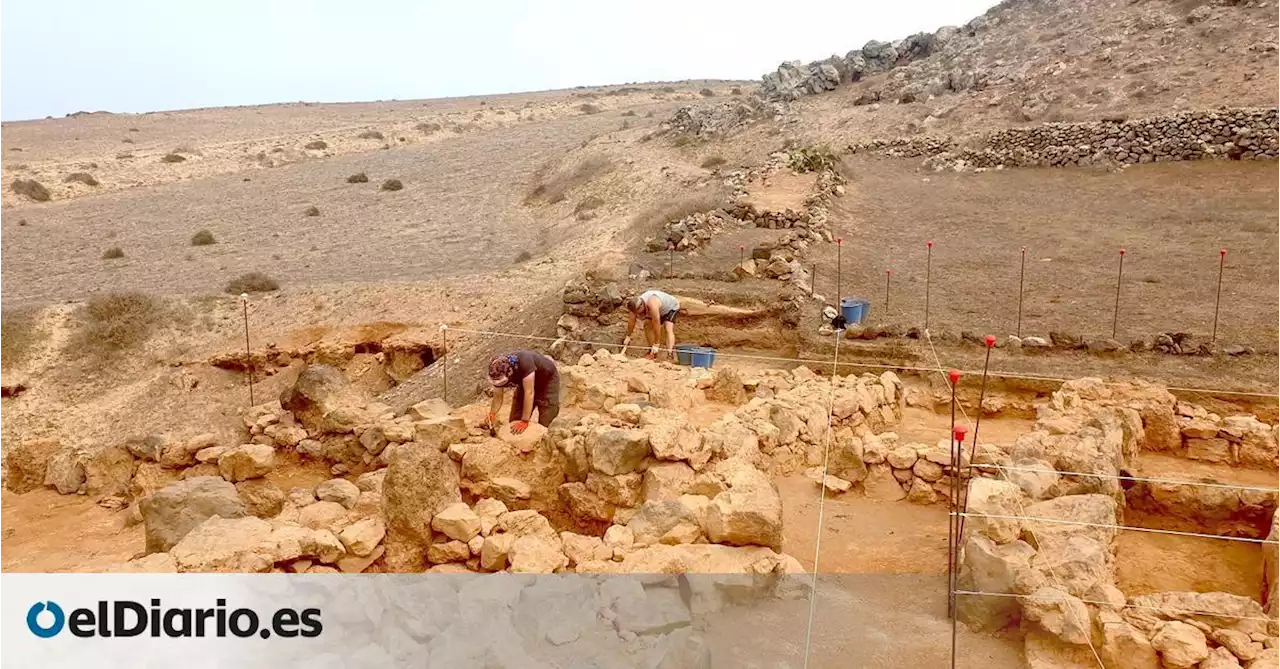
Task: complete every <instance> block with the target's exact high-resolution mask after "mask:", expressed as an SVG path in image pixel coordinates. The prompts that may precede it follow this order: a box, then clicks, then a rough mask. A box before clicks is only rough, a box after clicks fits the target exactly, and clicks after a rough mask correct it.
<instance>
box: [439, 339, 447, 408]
mask: <svg viewBox="0 0 1280 669" xmlns="http://www.w3.org/2000/svg"><path fill="white" fill-rule="evenodd" d="M440 336H441V337H442V338H443V340H444V341H443V343H442V344H441V346H442V347H443V349H444V351H443V352H442V353H441V354H440V355H441V358H440V374H441V377H442V378H443V381H444V401H445V402H448V401H449V324H448V323H441V324H440Z"/></svg>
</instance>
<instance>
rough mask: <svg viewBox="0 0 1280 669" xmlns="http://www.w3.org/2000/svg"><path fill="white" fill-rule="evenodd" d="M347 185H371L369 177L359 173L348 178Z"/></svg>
mask: <svg viewBox="0 0 1280 669" xmlns="http://www.w3.org/2000/svg"><path fill="white" fill-rule="evenodd" d="M347 183H349V184H367V183H369V175H367V174H365V173H364V172H357V173H355V174H352V175H351V176H349V177H347Z"/></svg>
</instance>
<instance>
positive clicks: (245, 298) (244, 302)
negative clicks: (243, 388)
mask: <svg viewBox="0 0 1280 669" xmlns="http://www.w3.org/2000/svg"><path fill="white" fill-rule="evenodd" d="M240 306H241V307H243V313H244V368H245V370H246V371H247V372H249V406H253V405H254V404H256V402H254V401H253V357H252V355H251V354H250V353H249V294H248V293H240Z"/></svg>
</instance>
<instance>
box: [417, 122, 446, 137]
mask: <svg viewBox="0 0 1280 669" xmlns="http://www.w3.org/2000/svg"><path fill="white" fill-rule="evenodd" d="M413 127H414V128H415V129H417V130H418V132H421V133H422V134H424V135H430V134H431V133H433V132H440V131H441V130H442V129H443V128H442V127H441V126H440V124H439V123H419V124H418V125H415V126H413Z"/></svg>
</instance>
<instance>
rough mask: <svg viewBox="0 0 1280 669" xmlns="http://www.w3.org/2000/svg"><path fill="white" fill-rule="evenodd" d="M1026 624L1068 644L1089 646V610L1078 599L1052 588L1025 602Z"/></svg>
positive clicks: (1040, 590)
mask: <svg viewBox="0 0 1280 669" xmlns="http://www.w3.org/2000/svg"><path fill="white" fill-rule="evenodd" d="M1022 613H1023V616H1025V617H1026V619H1027V620H1030V621H1031V622H1034V623H1039V625H1040V627H1041V629H1043V630H1044V631H1046V632H1048V633H1050V634H1052V635H1054V636H1056V637H1058V638H1059V639H1062V640H1063V641H1065V642H1067V643H1073V644H1087V643H1089V635H1090V631H1089V629H1090V628H1089V625H1090V622H1089V621H1090V617H1089V608H1088V607H1087V606H1085V604H1084V602H1082V601H1080V600H1079V599H1078V598H1076V597H1072V596H1071V595H1069V594H1067V593H1065V592H1063V591H1061V590H1059V589H1057V588H1052V587H1043V588H1040V589H1038V590H1036V591H1035V592H1033V593H1031V596H1029V597H1027V598H1026V599H1025V600H1023V604H1022Z"/></svg>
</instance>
